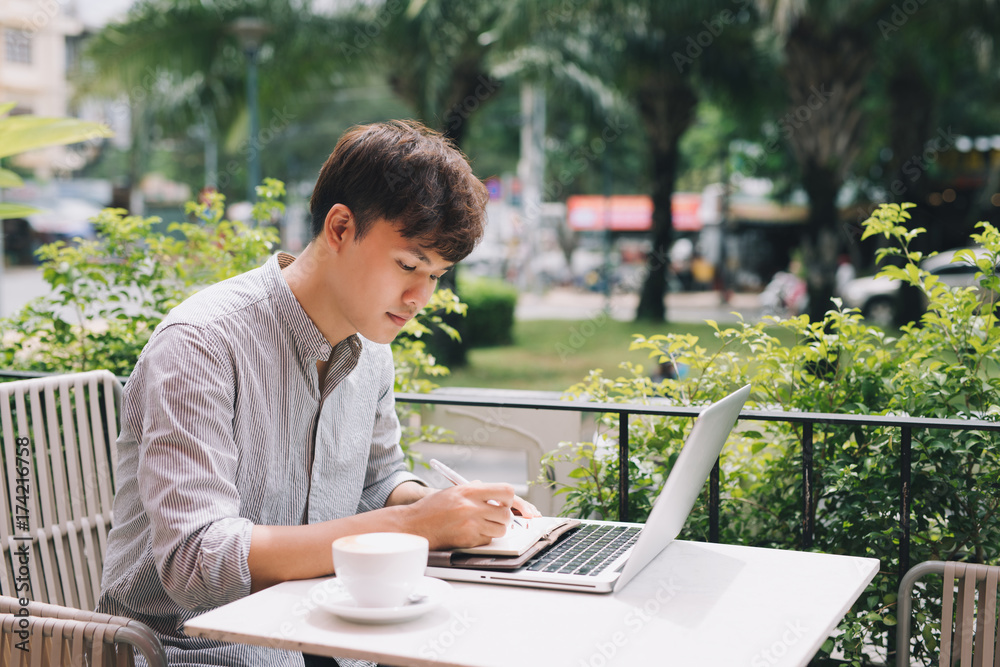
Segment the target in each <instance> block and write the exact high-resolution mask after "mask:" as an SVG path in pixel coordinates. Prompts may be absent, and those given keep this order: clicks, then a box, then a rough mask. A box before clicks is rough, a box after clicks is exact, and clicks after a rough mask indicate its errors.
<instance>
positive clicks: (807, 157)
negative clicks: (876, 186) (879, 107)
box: [778, 17, 872, 321]
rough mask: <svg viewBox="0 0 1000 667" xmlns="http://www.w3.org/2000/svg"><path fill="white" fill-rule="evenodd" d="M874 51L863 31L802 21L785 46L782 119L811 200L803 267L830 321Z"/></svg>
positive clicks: (813, 298)
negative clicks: (844, 202) (844, 201)
mask: <svg viewBox="0 0 1000 667" xmlns="http://www.w3.org/2000/svg"><path fill="white" fill-rule="evenodd" d="M871 52H872V46H871V41H870V38H869V36H868V35H867V34H866V33H865V32H864V31H862V30H857V29H852V28H850V27H845V26H837V25H833V26H830V25H825V24H817V23H814V22H812V20H810V19H809V18H808V17H801V18H800V19H799V20H798V22H797V23H796V24H795V26H794V27H793V28H792V30H791V31H790V32H789V34H788V38H787V41H786V42H785V65H784V68H783V74H784V76H785V80H786V81H787V83H788V93H789V102H790V105H791V107H790V110H789V113H787V114H786V115H785V116H784V118H782V119H780V120H779V121H778V126H779V128H780V129H781V131H782V134H783V135H784V136H785V137H786V139H787V140H788V142H789V144H790V146H791V148H792V152H793V153H794V154H795V158H796V161H797V162H798V163H799V167H800V169H801V177H802V187H803V189H805V191H806V193H807V194H808V195H809V216H808V219H807V229H806V231H805V233H804V234H803V239H802V261H803V263H804V264H805V267H806V282H807V285H808V289H809V308H808V312H809V317H810V319H812V320H814V321H818V320H821V319H823V315H824V314H825V313H826V311H827V310H829V309H830V307H831V305H832V304H831V303H830V297H831V296H833V288H834V276H835V274H836V270H837V257H838V256H839V255H840V253H841V251H842V248H843V247H844V244H845V242H846V240H847V239H848V238H850V237H851V230H850V229H849V228H848V227H846V226H845V227H844V228H843V229H841V227H840V216H839V211H838V208H837V195H838V193H839V192H840V187H841V185H842V184H843V182H844V179H845V178H846V176H847V174H848V173H849V171H850V168H851V166H852V165H853V163H854V160H855V158H856V157H857V155H858V153H859V152H860V148H861V134H862V120H863V117H864V116H863V109H862V106H861V98H862V95H863V93H864V88H865V83H866V80H867V78H868V74H869V72H870V71H871Z"/></svg>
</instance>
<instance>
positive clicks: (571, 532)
mask: <svg viewBox="0 0 1000 667" xmlns="http://www.w3.org/2000/svg"><path fill="white" fill-rule="evenodd" d="M749 395H750V385H746V386H745V387H743V388H741V389H738V390H737V391H735V392H733V393H732V394H730V395H729V396H727V397H725V398H723V399H722V400H720V401H718V402H717V403H713V404H712V405H710V406H708V407H707V408H705V409H704V410H703V411H702V412H701V414H700V415H699V416H698V419H697V420H696V421H695V425H694V427H693V428H692V429H691V433H690V435H688V438H687V441H686V442H685V443H684V447H683V449H682V450H681V453H680V454H679V455H678V457H677V461H676V462H675V463H674V467H673V468H672V469H671V471H670V475H669V476H668V477H667V481H666V482H664V484H663V489H662V490H661V491H660V494H659V496H658V497H657V498H656V502H654V503H653V509H652V511H651V512H650V514H649V518H648V519H647V520H646V523H645V524H633V523H621V522H613V521H576V522H575V524H574V523H570V524H563V525H561V526H559V527H556V528H552V529H551V530H550V532H549V533H548V535H547V536H546V537H543V538H542V539H541V540H540V541H539V542H538V543H536V544H540V546H538V547H537V548H536V547H532V549H529V550H528V551H527V552H525V553H522V554H521V556H519V557H510V556H496V555H490V554H456V553H454V552H432V555H431V557H430V558H429V559H428V567H427V571H426V574H427V575H428V576H431V577H440V578H441V579H452V580H456V581H474V582H482V583H492V584H507V585H513V586H533V587H539V588H558V589H562V590H574V591H582V592H591V593H607V592H610V591H612V590H615V591H618V590H621V588H622V587H623V586H625V584H627V583H628V582H629V581H630V580H631V579H632V577H633V576H635V575H636V574H637V573H638V572H639V571H640V570H642V568H644V567H646V565H648V564H649V562H650V561H651V560H653V558H655V557H656V555H657V554H659V553H660V552H661V551H663V549H664V548H665V547H666V546H667V545H668V544H669V543H670V542H671V541H672V540H673V539H674V538H675V537H677V534H678V533H679V532H680V530H681V528H682V527H683V525H684V522H685V521H686V520H687V516H688V514H689V513H690V512H691V508H692V507H694V503H695V501H697V499H698V494H699V493H700V492H701V488H702V486H704V484H705V480H706V479H708V476H709V473H711V471H712V467H713V466H714V465H715V462H716V460H717V459H718V457H719V454H720V452H721V451H722V448H723V446H724V445H725V444H726V439H727V438H728V436H729V433H730V431H732V429H733V426H734V425H735V424H736V419H737V418H738V417H739V414H740V410H741V409H742V408H743V403H744V402H745V401H746V399H747V397H748V396H749ZM539 521H540V520H539V519H532V520H531V523H532V524H534V523H535V522H539ZM554 521H558V519H555V520H554ZM539 525H540V526H541V525H544V524H541V523H540V524H539ZM539 529H540V528H539ZM525 530H534V528H532V529H525ZM528 539H530V536H529V535H528V534H523V537H521V536H518V535H517V533H514V534H513V535H511V538H510V542H512V543H513V544H512V545H510V546H511V547H513V548H516V549H519V548H520V547H521V546H522V544H523V542H522V541H521V540H524V541H527V540H528ZM506 540H507V537H504V538H503V541H506ZM492 546H493V545H492V543H491V544H490V545H488V547H492ZM435 554H436V555H437V557H438V559H437V560H436V559H435ZM442 554H443V556H442ZM441 558H444V559H445V560H444V561H443V562H442V560H440V559H441ZM469 562H471V563H474V564H467V563H469ZM499 563H506V565H504V566H503V567H504V568H505V569H501V566H500V565H498V564H499Z"/></svg>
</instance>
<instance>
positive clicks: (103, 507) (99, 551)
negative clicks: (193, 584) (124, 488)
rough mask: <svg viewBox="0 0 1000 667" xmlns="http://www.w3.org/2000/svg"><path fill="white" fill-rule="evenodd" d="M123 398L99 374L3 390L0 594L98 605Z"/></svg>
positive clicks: (110, 379) (111, 380)
mask: <svg viewBox="0 0 1000 667" xmlns="http://www.w3.org/2000/svg"><path fill="white" fill-rule="evenodd" d="M121 391H122V387H121V383H120V382H119V381H118V379H117V378H116V377H115V376H114V375H112V374H111V373H110V372H108V371H104V370H101V371H87V372H84V373H73V374H66V375H53V376H48V377H42V378H35V379H31V380H18V381H15V382H7V383H2V384H0V429H2V430H0V433H2V436H3V448H2V451H0V465H2V466H3V471H2V473H0V479H2V482H0V514H2V515H3V516H2V518H0V548H2V556H3V563H2V567H0V594H3V595H10V596H14V597H19V598H26V599H31V600H36V601H38V602H50V603H54V604H58V605H63V606H67V607H75V608H77V609H94V608H95V607H96V606H97V599H98V597H99V595H100V591H101V571H102V569H103V565H104V553H105V550H106V548H107V535H108V530H109V529H110V527H111V523H112V513H111V512H112V504H113V500H114V490H115V489H114V483H113V479H112V475H113V471H114V468H115V464H116V462H117V450H116V449H115V441H116V440H117V438H118V410H119V406H120V404H121Z"/></svg>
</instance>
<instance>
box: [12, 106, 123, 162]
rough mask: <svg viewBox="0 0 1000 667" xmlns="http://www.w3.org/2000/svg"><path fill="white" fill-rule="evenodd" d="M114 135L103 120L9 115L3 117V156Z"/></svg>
mask: <svg viewBox="0 0 1000 667" xmlns="http://www.w3.org/2000/svg"><path fill="white" fill-rule="evenodd" d="M110 136H112V132H111V130H110V129H109V128H108V127H107V126H106V125H104V124H103V123H92V122H90V121H83V120H78V119H76V118H39V117H37V116H30V115H23V116H9V117H6V118H0V157H8V156H10V155H17V154H18V153H23V152H25V151H30V150H34V149H36V148H44V147H46V146H57V145H60V144H75V143H78V142H80V141H89V140H91V139H100V138H104V137H110Z"/></svg>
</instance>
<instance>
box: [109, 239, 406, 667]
mask: <svg viewBox="0 0 1000 667" xmlns="http://www.w3.org/2000/svg"><path fill="white" fill-rule="evenodd" d="M294 259H295V258H294V257H292V256H291V255H286V254H283V253H279V254H278V255H275V256H274V257H272V258H271V259H270V260H269V261H268V262H267V263H266V264H265V265H264V266H262V267H260V268H258V269H255V270H253V271H249V272H247V273H245V274H243V275H240V276H236V277H235V278H231V279H229V280H226V281H224V282H222V283H219V284H217V285H214V286H212V287H209V288H207V289H205V290H203V291H201V292H199V293H198V294H196V295H194V296H192V297H191V298H189V299H188V300H187V301H185V302H184V303H182V304H180V305H179V306H178V307H177V308H175V309H174V310H173V311H171V313H170V314H169V315H168V316H167V317H166V318H165V319H164V320H163V322H162V323H161V324H160V325H159V326H158V327H157V329H156V331H155V333H154V334H153V336H152V337H151V338H150V340H149V343H148V344H147V345H146V347H145V348H144V349H143V351H142V354H141V355H140V356H139V360H138V362H137V363H136V367H135V371H134V372H133V373H132V375H131V377H130V378H129V381H128V382H127V384H126V385H125V391H124V395H123V400H122V415H121V420H122V425H121V435H120V436H119V438H118V466H117V472H116V486H117V492H116V495H115V504H114V528H113V529H112V530H111V533H110V534H109V538H108V550H107V556H106V562H105V567H104V575H103V580H102V589H103V592H102V595H101V599H100V602H99V604H98V609H99V610H100V611H103V612H107V613H111V614H119V615H123V616H129V617H131V618H135V619H138V620H140V621H142V622H144V623H146V624H148V625H149V626H151V627H152V628H153V630H155V631H156V633H157V634H158V635H159V636H160V639H161V640H162V641H163V644H164V648H165V649H166V650H167V656H168V659H169V662H170V664H172V665H196V664H215V665H222V664H224V665H268V666H270V665H301V664H302V657H301V654H300V653H295V652H289V651H281V650H277V649H270V648H263V647H254V646H245V645H239V644H225V643H221V642H216V641H211V640H206V639H200V638H194V637H189V636H187V635H185V634H184V633H183V630H182V626H183V623H184V621H186V620H187V619H189V618H192V617H193V616H195V615H197V614H199V613H201V612H204V611H206V610H208V609H211V608H213V607H217V606H219V605H222V604H225V603H227V602H231V601H233V600H236V599H239V598H241V597H243V596H245V595H248V594H249V593H250V570H249V568H248V565H247V555H248V553H249V550H250V534H251V530H252V528H253V526H254V525H255V524H260V525H298V524H305V523H316V522H320V521H326V520H328V519H337V518H342V517H347V516H352V515H354V514H357V513H359V512H364V511H368V510H372V509H377V508H379V507H382V506H384V504H385V501H386V499H387V498H388V496H389V493H390V492H391V491H392V490H393V489H394V488H395V487H396V486H397V485H399V484H400V483H401V482H403V481H406V480H409V479H417V478H416V477H415V476H413V475H412V474H410V473H408V472H406V467H405V464H404V461H403V454H402V451H401V449H400V447H399V435H400V428H399V421H398V419H397V417H396V413H395V409H394V405H395V404H394V398H393V393H392V388H393V377H394V368H393V362H392V352H391V350H390V348H389V346H388V345H381V344H376V343H374V342H372V341H368V340H364V339H362V338H361V336H359V335H354V336H351V337H349V338H347V339H345V340H343V341H341V342H340V343H338V344H337V345H336V346H333V345H331V344H330V343H329V342H328V341H327V340H326V339H325V338H324V337H323V335H322V334H321V333H320V331H319V329H317V328H316V326H315V325H314V324H313V322H312V321H311V320H310V319H309V317H308V316H307V315H306V313H305V311H304V310H303V309H302V306H301V305H300V304H299V302H298V301H297V300H296V298H295V296H294V295H293V294H292V291H291V289H289V287H288V284H287V283H286V282H285V279H284V277H283V276H282V274H281V269H282V268H283V267H285V266H287V265H288V264H290V263H291V262H293V261H294ZM331 355H332V356H331ZM328 358H329V360H330V364H329V369H328V371H327V373H326V378H325V381H324V382H323V385H322V387H321V386H320V380H319V374H318V371H317V368H316V362H317V361H318V360H324V359H328ZM289 556H294V554H289ZM348 662H352V661H344V664H346V663H348Z"/></svg>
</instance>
